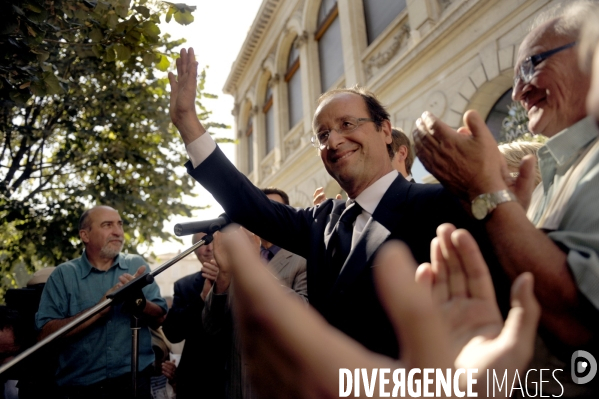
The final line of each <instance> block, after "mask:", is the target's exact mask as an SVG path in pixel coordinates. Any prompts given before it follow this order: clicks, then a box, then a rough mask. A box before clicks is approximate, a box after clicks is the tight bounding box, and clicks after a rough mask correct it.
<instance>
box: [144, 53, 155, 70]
mask: <svg viewBox="0 0 599 399" xmlns="http://www.w3.org/2000/svg"><path fill="white" fill-rule="evenodd" d="M155 60H156V55H155V54H154V53H145V54H144V55H143V57H142V61H143V63H144V65H145V66H147V67H150V66H152V65H153V64H154V61H155Z"/></svg>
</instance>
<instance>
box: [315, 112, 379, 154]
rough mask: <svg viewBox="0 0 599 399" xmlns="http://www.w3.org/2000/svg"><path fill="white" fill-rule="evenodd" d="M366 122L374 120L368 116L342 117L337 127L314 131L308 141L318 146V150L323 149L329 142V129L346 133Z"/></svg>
mask: <svg viewBox="0 0 599 399" xmlns="http://www.w3.org/2000/svg"><path fill="white" fill-rule="evenodd" d="M366 122H374V120H372V119H370V118H353V117H351V116H350V117H347V118H345V119H343V120H342V121H341V123H339V126H337V127H334V128H332V129H329V130H321V131H319V132H316V134H314V135H313V136H312V137H311V138H310V142H311V143H312V145H313V146H314V147H316V148H318V149H319V150H323V149H324V148H325V147H326V146H327V143H328V142H329V136H330V135H331V130H336V131H337V133H339V134H341V135H347V134H350V133H351V132H353V131H354V130H356V129H357V128H358V127H359V126H360V125H362V124H364V123H366Z"/></svg>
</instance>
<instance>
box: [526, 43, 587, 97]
mask: <svg viewBox="0 0 599 399" xmlns="http://www.w3.org/2000/svg"><path fill="white" fill-rule="evenodd" d="M575 45H576V42H572V43H568V44H565V45H563V46H561V47H558V48H554V49H553V50H548V51H545V52H543V53H540V54H536V55H531V56H530V57H526V58H525V59H524V61H522V64H520V67H519V68H518V72H516V76H514V87H516V86H517V85H518V83H519V81H520V80H521V81H522V83H524V84H528V83H530V81H531V80H532V77H533V75H534V74H535V68H536V66H537V65H539V64H540V63H541V62H543V61H545V60H546V59H547V58H549V57H551V56H552V55H553V54H557V53H559V52H560V51H563V50H566V49H569V48H570V47H573V46H575Z"/></svg>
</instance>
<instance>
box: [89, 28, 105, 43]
mask: <svg viewBox="0 0 599 399" xmlns="http://www.w3.org/2000/svg"><path fill="white" fill-rule="evenodd" d="M89 38H90V39H92V42H100V41H102V39H104V35H103V34H102V31H101V30H100V29H98V28H93V29H92V30H91V31H90V32H89Z"/></svg>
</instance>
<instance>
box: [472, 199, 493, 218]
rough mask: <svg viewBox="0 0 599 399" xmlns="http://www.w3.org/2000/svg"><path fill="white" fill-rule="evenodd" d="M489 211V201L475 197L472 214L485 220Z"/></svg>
mask: <svg viewBox="0 0 599 399" xmlns="http://www.w3.org/2000/svg"><path fill="white" fill-rule="evenodd" d="M488 211H489V207H488V206H487V201H485V200H484V199H482V198H478V197H477V198H475V199H474V201H472V216H474V217H475V218H476V219H478V220H483V219H484V218H485V217H486V216H487V213H488Z"/></svg>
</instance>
